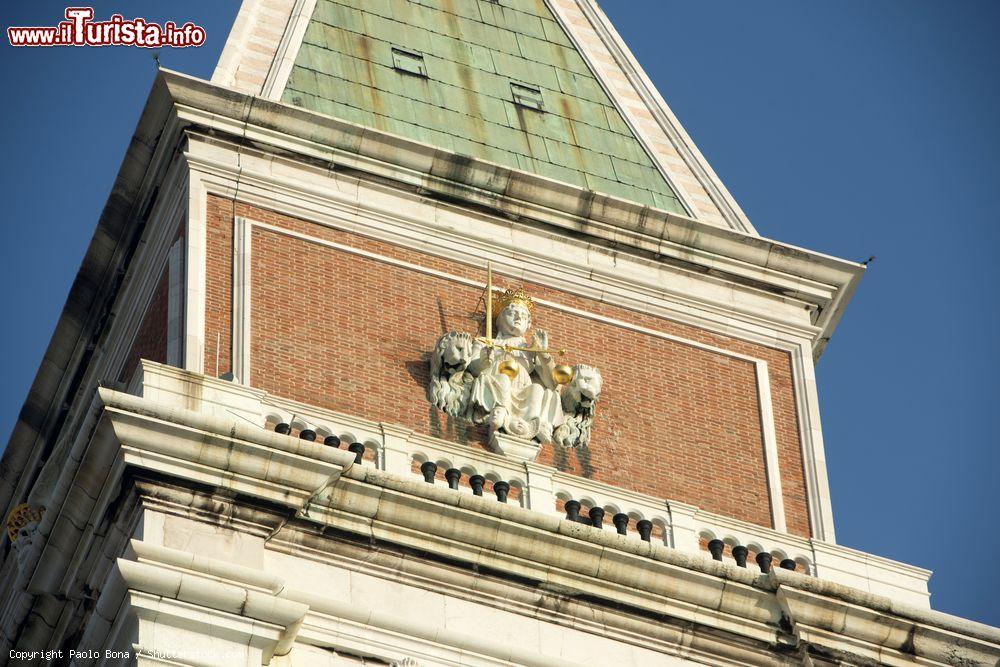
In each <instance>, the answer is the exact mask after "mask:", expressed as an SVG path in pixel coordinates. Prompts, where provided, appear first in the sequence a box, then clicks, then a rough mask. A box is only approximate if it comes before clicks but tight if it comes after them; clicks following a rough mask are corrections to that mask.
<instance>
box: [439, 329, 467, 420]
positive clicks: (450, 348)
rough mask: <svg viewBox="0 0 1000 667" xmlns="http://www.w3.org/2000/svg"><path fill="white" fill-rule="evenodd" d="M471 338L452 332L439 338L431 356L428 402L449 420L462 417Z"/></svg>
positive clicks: (465, 408) (465, 407) (465, 334)
mask: <svg viewBox="0 0 1000 667" xmlns="http://www.w3.org/2000/svg"><path fill="white" fill-rule="evenodd" d="M473 349H474V346H473V339H472V336H471V335H469V334H467V333H465V332H463V331H452V332H450V333H446V334H445V335H443V336H441V338H439V339H438V342H437V345H435V346H434V352H433V353H431V380H430V383H429V384H428V385H427V400H429V401H430V402H431V403H433V404H434V405H435V406H437V407H438V408H440V409H442V410H444V411H445V413H447V414H449V415H451V416H452V417H465V413H466V410H467V408H468V405H469V396H470V395H471V393H472V381H473V377H472V374H471V373H468V372H467V370H466V369H467V368H468V366H469V362H471V361H472V354H473Z"/></svg>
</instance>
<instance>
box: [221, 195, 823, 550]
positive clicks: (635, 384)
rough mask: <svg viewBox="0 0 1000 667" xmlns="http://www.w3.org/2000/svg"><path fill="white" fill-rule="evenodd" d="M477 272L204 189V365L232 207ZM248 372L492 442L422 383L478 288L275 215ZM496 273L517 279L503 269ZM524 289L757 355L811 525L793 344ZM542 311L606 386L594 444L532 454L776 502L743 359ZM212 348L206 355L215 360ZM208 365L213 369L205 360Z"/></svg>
mask: <svg viewBox="0 0 1000 667" xmlns="http://www.w3.org/2000/svg"><path fill="white" fill-rule="evenodd" d="M233 215H241V216H245V217H247V218H249V219H252V220H254V221H258V222H265V223H268V224H270V225H274V226H276V227H280V228H282V229H287V230H289V231H294V232H298V233H303V234H308V235H310V236H313V237H316V238H319V239H323V240H326V241H334V242H337V243H340V244H345V245H349V246H352V247H356V248H360V249H363V250H366V251H370V252H375V253H378V254H380V255H383V256H388V257H392V258H396V259H401V260H405V261H407V262H410V263H413V264H417V265H421V266H425V267H428V268H432V269H437V270H440V271H442V272H446V273H449V274H452V275H458V276H462V277H467V278H473V279H478V280H482V279H483V277H484V276H483V275H482V271H475V270H474V269H472V268H469V267H465V266H461V265H457V264H455V263H452V262H448V261H446V260H442V259H438V258H434V257H430V256H427V255H425V254H422V253H419V252H415V251H413V250H410V249H407V248H402V247H398V246H393V245H389V244H385V243H382V242H378V241H373V240H370V239H366V238H364V237H361V236H359V235H355V234H350V233H346V232H339V231H334V230H330V229H327V228H324V227H321V226H319V225H314V224H310V223H307V222H304V221H300V220H296V219H292V218H288V217H285V216H282V215H279V214H276V213H273V212H270V211H265V210H261V209H257V208H253V207H250V206H246V205H242V204H239V205H236V206H233V204H232V202H229V201H226V200H222V199H217V198H210V201H209V219H208V223H209V224H208V227H209V231H208V240H209V243H208V265H209V268H208V285H207V300H208V304H209V306H208V312H207V313H206V327H207V329H206V338H205V340H206V369H214V364H215V341H216V339H217V337H218V339H219V340H220V341H221V346H220V347H221V354H220V359H222V362H221V365H220V373H224V372H226V371H227V370H228V367H229V345H230V341H229V338H230V336H231V326H230V317H229V312H230V309H231V305H230V296H229V294H230V291H231V289H232V274H231V266H230V264H231V257H232V218H233ZM252 245H253V258H252V267H253V268H252V273H253V277H252V297H251V304H252V312H253V321H252V325H251V350H252V354H251V369H252V370H251V378H250V380H251V384H252V385H253V386H255V387H258V388H261V389H265V390H267V391H269V392H273V393H275V394H277V395H280V396H284V397H287V398H291V399H295V400H299V401H303V402H306V403H310V404H314V405H318V406H322V407H325V408H329V409H333V410H339V411H343V412H347V413H352V414H357V415H360V416H363V417H366V418H368V419H372V420H376V421H386V422H391V423H396V424H401V425H403V426H406V427H409V428H413V429H414V430H416V431H418V432H420V433H426V434H430V435H434V436H438V437H444V438H448V439H451V440H454V441H458V442H464V443H468V444H469V445H470V446H474V447H484V446H485V444H484V443H485V436H486V433H485V431H484V430H483V429H480V428H473V427H469V426H468V425H466V424H465V423H463V422H460V421H457V420H452V419H450V418H448V417H447V416H446V415H444V414H443V413H441V412H439V411H437V410H435V409H433V408H432V407H431V406H430V405H429V404H428V403H427V401H426V399H425V397H424V391H425V386H426V383H427V375H428V366H427V353H428V352H429V351H430V350H431V349H432V347H433V345H434V342H435V340H436V339H437V337H438V336H440V335H441V334H442V333H443V332H445V331H449V330H456V329H462V330H467V331H474V330H475V328H476V326H477V323H476V321H475V320H474V319H473V317H472V316H473V313H474V310H475V308H476V302H477V299H478V297H479V296H480V293H479V291H478V290H476V289H474V288H469V287H465V286H462V285H458V284H456V283H453V282H450V281H447V280H445V279H443V278H438V277H435V276H428V275H425V274H423V273H420V272H417V271H413V270H411V269H407V268H403V267H396V266H392V265H389V264H386V263H385V262H380V261H378V260H375V259H369V258H365V257H360V256H358V255H354V254H350V253H347V252H344V251H340V250H336V249H332V248H329V247H325V246H322V245H318V244H315V243H309V242H307V241H304V240H302V239H296V238H292V237H289V236H287V235H284V234H280V233H277V232H274V231H269V230H260V229H257V230H256V231H255V232H254V236H253V240H252ZM498 283H499V284H501V285H503V286H512V285H511V284H507V283H505V282H504V280H503V279H502V278H500V279H499V280H498ZM524 286H525V288H526V289H527V290H528V291H529V293H531V294H532V295H533V296H537V297H541V298H544V299H548V300H551V301H554V302H558V303H560V304H565V305H567V306H572V307H575V308H578V309H581V310H585V311H589V312H593V313H597V314H600V315H603V316H607V317H611V318H615V319H618V320H621V321H625V322H629V323H632V324H635V325H639V326H642V327H647V328H650V329H655V330H658V331H663V332H666V333H670V334H674V335H677V336H682V337H685V338H687V339H690V340H695V341H699V342H703V343H707V344H710V345H713V346H716V347H720V348H724V349H728V350H732V351H734V352H738V353H741V354H745V355H748V356H753V357H757V358H763V359H765V360H766V361H767V362H768V364H769V368H770V383H771V394H772V400H773V405H774V416H775V425H776V430H777V441H778V449H779V462H780V467H781V476H782V486H783V491H784V495H785V511H786V520H787V523H788V528H789V531H790V532H792V533H795V534H799V535H808V534H809V529H808V514H807V509H806V500H805V490H804V477H803V468H802V459H801V448H800V442H799V436H798V423H797V417H796V411H795V403H794V397H793V395H792V380H791V365H790V364H791V362H790V359H789V356H788V354H787V353H785V352H782V351H780V350H775V349H771V348H767V347H763V346H760V345H756V344H751V343H747V342H744V341H739V340H736V339H732V338H728V337H725V336H719V335H716V334H711V333H708V332H706V331H703V330H700V329H696V328H693V327H690V326H686V325H682V324H678V323H676V322H672V321H669V320H665V319H662V318H657V317H653V316H650V315H647V314H643V313H636V312H632V311H629V310H625V309H622V308H618V307H615V306H611V305H607V304H602V303H597V302H593V301H590V300H587V299H582V298H579V297H576V296H573V295H571V294H567V293H563V292H559V291H557V290H552V289H548V288H543V287H539V286H537V285H532V284H530V283H527V284H525V285H524ZM534 323H535V325H536V326H539V327H541V328H544V329H546V330H548V331H549V334H550V340H551V341H552V342H553V344H554V345H555V346H561V347H567V348H569V350H570V354H569V355H567V358H566V359H567V361H568V362H569V363H575V362H584V363H589V364H591V365H594V366H597V367H598V368H599V369H600V370H601V372H602V374H603V377H604V391H603V395H602V396H601V399H600V402H599V404H598V417H597V420H596V423H595V426H594V430H593V437H592V444H591V446H590V448H589V450H586V451H581V450H568V451H562V450H555V451H554V448H552V447H546V448H544V449H543V451H542V454H541V455H540V457H539V462H540V463H545V464H549V465H553V466H555V467H557V468H559V469H561V470H563V471H566V472H571V473H574V474H578V475H583V476H586V477H589V478H592V479H595V480H598V481H601V482H606V483H609V484H614V485H616V486H620V487H623V488H627V489H632V490H635V491H640V492H643V493H649V494H652V495H655V496H658V497H663V498H671V499H674V500H679V501H683V502H688V503H692V504H695V505H698V506H700V507H702V508H704V509H706V510H709V511H713V512H718V513H720V514H724V515H727V516H731V517H735V518H738V519H742V520H745V521H750V522H753V523H757V524H759V525H766V526H769V525H770V524H771V519H770V504H769V499H768V493H767V485H766V479H765V470H764V453H763V442H762V436H761V426H760V414H759V409H758V407H757V400H758V398H757V391H756V384H755V376H754V373H755V371H754V367H753V365H752V364H751V363H749V362H745V361H742V360H738V359H734V358H731V357H727V356H725V355H721V354H718V353H715V352H710V351H706V350H702V349H699V348H695V347H692V346H690V345H685V344H682V343H678V342H674V341H668V340H663V339H660V338H655V337H652V336H648V335H646V334H642V333H639V332H635V331H631V330H628V329H625V328H622V327H619V326H615V325H612V324H606V323H602V322H597V321H594V320H591V319H589V318H582V317H579V316H575V315H571V314H568V313H564V312H561V311H557V310H554V309H552V308H546V307H544V306H537V307H536V309H535V314H534ZM209 362H211V363H209ZM209 372H211V371H209Z"/></svg>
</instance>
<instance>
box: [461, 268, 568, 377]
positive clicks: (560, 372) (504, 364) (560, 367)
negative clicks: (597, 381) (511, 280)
mask: <svg viewBox="0 0 1000 667" xmlns="http://www.w3.org/2000/svg"><path fill="white" fill-rule="evenodd" d="M484 300H485V301H486V337H485V338H476V340H477V341H479V342H480V343H482V344H484V345H486V346H487V347H489V348H496V349H500V350H503V351H504V354H505V355H506V357H505V358H504V360H503V361H501V362H500V365H499V366H498V367H497V370H498V371H500V372H501V373H503V374H504V375H506V376H507V377H509V378H510V379H511V380H513V379H514V378H516V377H517V374H518V367H517V362H516V361H514V358H513V357H512V356H511V354H510V353H511V352H513V351H514V350H517V351H519V352H536V353H540V354H558V355H559V356H562V355H564V354H566V350H547V349H541V348H537V347H519V346H517V345H501V344H500V343H497V342H496V341H495V340H493V264H492V263H491V262H487V263H486V298H485V299H484ZM572 379H573V367H572V366H568V365H566V364H557V365H556V366H555V367H554V368H553V369H552V380H553V381H555V383H556V384H560V385H564V384H568V383H569V382H570V380H572Z"/></svg>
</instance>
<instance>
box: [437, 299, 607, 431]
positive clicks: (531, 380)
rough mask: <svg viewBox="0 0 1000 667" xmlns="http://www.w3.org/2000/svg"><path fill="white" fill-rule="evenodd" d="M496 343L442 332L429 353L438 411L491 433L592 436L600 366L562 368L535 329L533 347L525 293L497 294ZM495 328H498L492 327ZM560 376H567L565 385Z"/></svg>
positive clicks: (529, 307)
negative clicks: (470, 422)
mask: <svg viewBox="0 0 1000 667" xmlns="http://www.w3.org/2000/svg"><path fill="white" fill-rule="evenodd" d="M491 305H492V308H491V310H492V312H493V313H494V314H495V315H496V317H495V326H496V328H495V332H496V333H495V336H494V337H493V338H492V343H491V344H490V343H488V342H487V340H486V339H481V338H475V339H474V338H472V336H470V335H469V334H466V333H462V332H451V333H447V334H445V335H444V336H442V337H441V338H440V339H439V340H438V342H437V345H436V346H435V348H434V353H433V354H432V356H431V379H430V383H429V385H428V388H427V397H428V399H429V400H430V401H431V403H433V404H434V405H435V406H437V407H438V408H440V409H442V410H444V411H445V412H446V413H448V414H449V415H452V416H455V417H465V418H467V419H469V420H471V421H472V422H474V423H476V424H486V425H488V426H489V427H490V431H491V433H503V434H506V435H509V436H514V437H515V438H519V439H522V440H525V441H535V442H538V443H542V444H549V443H552V442H553V441H554V442H556V443H558V444H559V445H562V446H566V447H577V446H585V445H587V444H588V442H589V440H590V427H591V424H592V423H593V418H594V404H595V403H596V401H597V398H598V396H599V395H600V392H601V375H600V373H599V372H598V371H597V369H595V368H592V367H590V366H586V365H583V364H578V365H576V366H574V367H573V369H572V379H571V378H570V375H569V373H570V369H569V368H567V367H565V366H557V365H556V362H555V360H554V359H553V357H552V354H551V353H550V352H549V350H548V344H549V341H548V335H547V334H546V333H545V332H544V331H542V330H541V329H536V330H535V331H534V333H533V335H532V337H531V341H530V344H529V342H528V340H527V339H526V335H527V332H528V330H529V329H530V327H531V311H532V309H533V303H532V301H531V299H530V297H528V296H527V295H526V294H525V293H524V292H523V290H517V291H510V290H508V291H506V292H503V293H500V294H494V295H493V297H492V304H491ZM491 329H492V327H491ZM560 381H562V382H566V381H569V386H568V387H566V388H565V389H562V388H561V386H560Z"/></svg>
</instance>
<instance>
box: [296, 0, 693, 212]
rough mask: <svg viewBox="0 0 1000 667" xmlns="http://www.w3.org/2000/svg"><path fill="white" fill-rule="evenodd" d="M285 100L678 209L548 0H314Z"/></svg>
mask: <svg viewBox="0 0 1000 667" xmlns="http://www.w3.org/2000/svg"><path fill="white" fill-rule="evenodd" d="M394 49H395V51H394ZM423 73H426V76H423V75H422V74H423ZM512 84H513V86H512ZM538 96H540V98H541V99H540V104H541V105H542V109H541V110H538V109H536V108H533V106H536V105H537V102H539V100H538V99H537V97H538ZM516 98H520V100H521V103H520V104H518V103H515V99H516ZM282 99H283V100H284V101H285V102H288V103H291V104H295V105H298V106H302V107H304V108H307V109H310V110H313V111H317V112H319V113H324V114H328V115H331V116H335V117H337V118H341V119H343V120H347V121H350V122H355V123H358V124H361V125H366V126H369V127H374V128H377V129H380V130H384V131H387V132H393V133H395V134H399V135H401V136H404V137H407V138H410V139H414V140H417V141H423V142H426V143H429V144H433V145H435V146H439V147H441V148H445V149H448V150H452V151H455V152H457V153H461V154H464V155H468V156H471V157H475V158H479V159H484V160H490V161H492V162H496V163H498V164H501V165H504V166H507V167H511V168H514V169H521V170H524V171H529V172H533V173H536V174H539V175H541V176H546V177H548V178H553V179H556V180H560V181H564V182H567V183H572V184H574V185H577V186H581V187H584V188H588V189H590V190H595V191H598V192H603V193H605V194H609V195H613V196H616V197H621V198H624V199H628V200H631V201H634V202H638V203H641V204H646V205H649V206H653V207H656V208H661V209H666V210H668V211H673V212H677V213H683V212H684V209H683V206H682V205H681V203H680V201H679V199H678V198H677V195H676V194H675V193H674V192H673V190H672V189H671V187H670V185H669V184H668V183H667V182H666V180H665V179H664V178H663V175H662V174H661V173H660V172H659V170H658V169H657V168H656V167H655V166H654V164H653V162H652V160H651V159H650V157H649V155H648V154H647V153H646V151H645V149H644V148H643V147H642V145H641V144H640V143H639V141H638V140H637V139H636V137H635V135H633V134H632V131H631V129H630V128H629V127H628V125H627V124H626V123H625V121H624V119H623V118H622V117H621V115H620V114H619V112H618V111H617V109H616V108H615V106H614V104H613V103H612V101H611V100H610V98H609V97H608V95H607V93H605V91H604V89H603V88H602V87H601V85H600V84H599V83H598V81H597V79H596V77H595V76H594V74H593V72H591V70H590V68H589V67H588V66H587V64H586V62H585V61H584V59H583V57H582V56H581V55H580V54H579V53H578V52H577V50H576V48H575V47H574V46H573V43H572V42H571V41H570V39H569V38H568V37H567V35H566V33H565V32H564V31H563V29H562V27H561V26H560V25H559V23H558V22H557V21H556V20H555V18H554V17H553V15H552V13H551V12H550V11H549V10H548V8H547V7H546V6H545V2H544V1H543V0H499V2H494V1H491V0H318V2H317V3H316V9H315V11H314V13H313V16H312V18H311V20H310V22H309V25H308V28H307V30H306V35H305V39H304V41H303V43H302V47H301V49H300V50H299V53H298V56H297V57H296V60H295V65H294V67H293V69H292V73H291V76H290V78H289V80H288V84H287V85H286V87H285V90H284V92H283V96H282Z"/></svg>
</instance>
